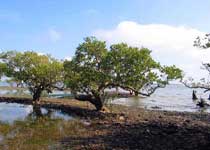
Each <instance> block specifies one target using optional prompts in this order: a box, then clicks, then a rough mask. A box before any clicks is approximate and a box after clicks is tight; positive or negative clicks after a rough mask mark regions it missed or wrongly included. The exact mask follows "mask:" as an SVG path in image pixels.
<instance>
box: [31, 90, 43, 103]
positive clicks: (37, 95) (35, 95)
mask: <svg viewBox="0 0 210 150" xmlns="http://www.w3.org/2000/svg"><path fill="white" fill-rule="evenodd" d="M41 94H42V90H40V89H37V90H35V92H34V93H33V101H34V102H38V101H39V100H40V97H41Z"/></svg>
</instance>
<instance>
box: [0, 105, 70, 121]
mask: <svg viewBox="0 0 210 150" xmlns="http://www.w3.org/2000/svg"><path fill="white" fill-rule="evenodd" d="M40 117H49V118H62V119H65V120H70V119H72V117H71V116H69V115H68V114H66V113H64V112H62V111H61V110H55V109H47V108H43V107H39V106H38V105H34V106H32V105H23V104H16V103H0V121H1V122H8V123H10V124H12V123H13V122H14V121H16V120H25V119H27V118H31V119H37V118H40Z"/></svg>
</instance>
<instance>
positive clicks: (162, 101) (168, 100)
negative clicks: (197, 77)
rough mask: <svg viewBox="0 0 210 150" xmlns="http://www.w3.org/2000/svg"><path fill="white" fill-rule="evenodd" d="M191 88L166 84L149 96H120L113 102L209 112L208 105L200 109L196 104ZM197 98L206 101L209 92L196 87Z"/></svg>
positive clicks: (153, 107)
mask: <svg viewBox="0 0 210 150" xmlns="http://www.w3.org/2000/svg"><path fill="white" fill-rule="evenodd" d="M192 90H193V89H189V88H186V87H185V86H184V85H168V86H167V87H166V88H164V89H158V90H157V91H156V92H155V93H154V94H153V95H151V97H146V98H144V97H132V98H120V99H117V100H115V101H113V103H116V104H123V105H127V106H134V107H142V108H147V109H160V110H169V111H187V112H197V111H206V112H210V107H209V108H205V109H200V108H199V107H197V106H196V102H195V101H193V100H192ZM196 91H197V96H198V98H200V97H202V98H205V99H206V101H207V102H210V101H208V100H207V99H208V95H209V93H205V94H204V93H203V90H201V89H196Z"/></svg>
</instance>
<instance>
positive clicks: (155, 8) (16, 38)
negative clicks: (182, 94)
mask: <svg viewBox="0 0 210 150" xmlns="http://www.w3.org/2000/svg"><path fill="white" fill-rule="evenodd" d="M209 6H210V0H200V1H198V0H85V1H84V0H35V1H28V0H7V1H3V0H2V2H1V5H0V51H5V50H18V51H26V50H33V51H37V52H39V53H45V54H46V53H47V54H51V55H52V56H53V57H56V58H58V59H65V58H70V57H72V56H73V55H74V52H75V49H76V47H77V46H78V44H79V43H81V42H82V41H83V38H84V37H87V36H96V37H97V38H98V39H100V40H105V41H107V43H108V45H110V44H114V43H118V42H126V43H128V44H129V45H131V46H138V47H142V46H143V47H147V48H150V49H151V50H152V56H153V57H154V58H155V59H156V60H157V61H160V62H161V64H163V65H172V64H175V65H177V66H178V67H180V68H181V69H183V70H184V72H185V74H186V75H187V76H195V77H202V76H203V74H204V72H203V71H202V70H201V69H200V66H201V64H202V63H203V62H207V61H208V60H210V59H209V58H210V50H201V49H198V48H195V47H193V41H194V39H195V38H196V37H197V36H198V35H203V34H205V33H208V32H210V19H209V18H210V12H209V11H210V9H209Z"/></svg>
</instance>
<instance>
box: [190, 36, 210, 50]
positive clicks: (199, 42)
mask: <svg viewBox="0 0 210 150" xmlns="http://www.w3.org/2000/svg"><path fill="white" fill-rule="evenodd" d="M194 46H195V47H199V48H202V49H207V48H210V34H206V35H205V36H204V37H203V38H201V37H197V38H196V40H195V41H194Z"/></svg>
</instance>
